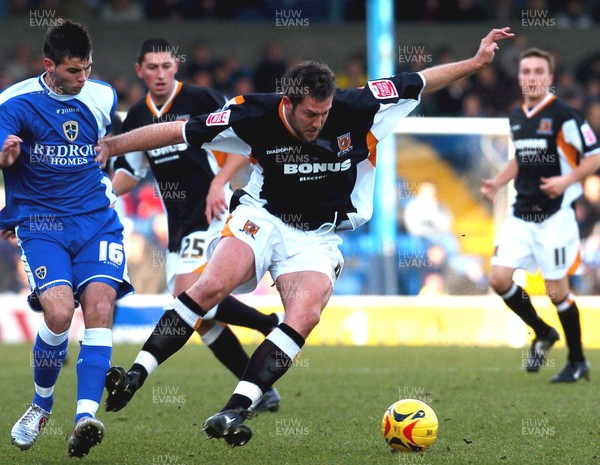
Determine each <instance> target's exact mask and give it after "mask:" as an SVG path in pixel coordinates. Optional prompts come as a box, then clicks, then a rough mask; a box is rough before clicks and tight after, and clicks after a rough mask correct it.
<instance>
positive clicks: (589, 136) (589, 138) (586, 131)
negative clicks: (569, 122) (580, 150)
mask: <svg viewBox="0 0 600 465" xmlns="http://www.w3.org/2000/svg"><path fill="white" fill-rule="evenodd" d="M581 134H583V140H584V141H585V145H587V146H590V145H594V144H595V143H596V142H597V141H598V140H597V139H596V134H595V133H594V130H593V129H592V127H591V126H590V125H589V124H588V123H583V124H582V125H581Z"/></svg>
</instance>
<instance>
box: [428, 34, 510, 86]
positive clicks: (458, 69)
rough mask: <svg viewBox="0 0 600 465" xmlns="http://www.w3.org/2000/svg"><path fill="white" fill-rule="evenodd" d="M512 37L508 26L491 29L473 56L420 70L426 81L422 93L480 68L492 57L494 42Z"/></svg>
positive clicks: (495, 45) (494, 51)
mask: <svg viewBox="0 0 600 465" xmlns="http://www.w3.org/2000/svg"><path fill="white" fill-rule="evenodd" d="M511 37H514V34H513V33H512V32H510V28H509V27H503V28H502V29H492V30H491V31H490V32H489V33H488V35H486V36H485V37H484V38H483V39H481V43H480V44H479V50H477V53H476V54H475V56H473V57H471V58H469V59H467V60H463V61H457V62H454V63H448V64H445V65H440V66H434V67H432V68H428V69H425V70H423V71H421V73H422V74H423V76H425V80H426V81H427V83H426V86H425V89H424V90H423V95H427V94H431V93H432V92H435V91H437V90H440V89H443V88H444V87H446V86H448V85H450V84H452V83H453V82H454V81H458V80H459V79H462V78H465V77H467V76H470V75H471V74H475V73H476V72H477V71H479V70H480V69H481V68H484V67H485V66H487V65H489V64H490V63H491V62H492V60H493V59H494V55H495V53H496V50H498V44H497V43H496V42H498V41H500V40H504V39H509V38H511Z"/></svg>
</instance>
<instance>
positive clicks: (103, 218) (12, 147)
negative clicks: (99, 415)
mask: <svg viewBox="0 0 600 465" xmlns="http://www.w3.org/2000/svg"><path fill="white" fill-rule="evenodd" d="M43 64H44V68H45V70H46V71H45V72H44V74H42V75H41V76H38V77H34V78H31V79H27V80H25V81H22V82H19V83H17V84H15V85H13V86H11V87H9V88H8V89H6V90H5V91H4V92H3V93H2V94H0V146H1V147H2V152H1V153H0V168H2V169H3V173H4V180H5V185H6V207H5V208H4V209H3V210H2V211H1V212H0V230H1V231H0V235H1V236H2V237H7V236H10V235H11V234H12V233H13V231H14V234H15V235H16V237H17V239H18V241H19V246H20V248H21V258H22V260H23V262H24V264H25V271H26V272H27V276H28V279H29V283H30V285H31V288H32V290H33V291H35V292H36V294H37V296H38V298H39V301H40V303H41V306H42V308H43V311H44V321H43V322H42V324H41V327H40V329H39V331H38V334H37V337H36V340H35V343H34V346H33V361H34V363H33V365H34V366H33V378H34V385H35V392H34V395H33V402H32V405H31V406H30V407H29V408H28V409H27V411H26V412H25V413H24V414H23V416H22V417H21V418H20V419H19V421H17V423H16V424H15V425H14V427H13V429H12V431H11V440H12V443H13V444H15V445H16V446H17V447H18V448H20V449H22V450H26V449H29V448H31V447H32V446H33V444H34V443H35V441H36V439H37V437H38V436H39V434H40V431H41V430H42V428H43V427H44V425H45V424H46V423H47V421H48V418H49V416H50V413H51V411H52V404H53V392H54V386H55V384H56V381H57V378H58V375H59V372H60V369H61V367H62V364H63V362H64V360H65V356H66V353H67V344H68V333H69V327H70V325H71V319H72V317H73V313H74V310H75V298H76V299H77V300H79V301H80V302H81V307H82V311H83V318H84V322H85V332H84V334H83V341H82V344H81V349H80V352H79V355H78V357H77V410H76V414H75V427H74V430H73V434H72V435H71V437H70V439H69V443H68V451H67V452H68V454H69V456H71V457H83V456H84V455H86V454H87V453H88V452H89V450H90V448H91V447H93V446H94V445H96V444H99V443H100V441H101V440H102V437H103V435H104V425H103V424H102V423H101V422H100V421H99V420H98V419H96V418H95V414H96V411H97V410H98V407H99V404H100V400H101V397H102V391H103V387H104V379H105V375H106V371H107V370H108V368H109V367H110V358H111V352H112V332H111V329H110V328H111V326H112V318H113V309H114V302H115V299H116V298H120V297H122V296H124V295H126V294H128V293H131V292H132V291H133V288H132V287H131V285H130V284H129V282H128V276H127V266H126V262H125V254H124V252H123V227H122V225H121V223H120V221H119V218H118V216H117V213H116V212H115V210H114V209H113V208H111V206H112V204H113V203H114V202H115V200H116V196H115V195H114V193H113V189H112V185H111V182H110V179H109V177H108V176H107V175H106V174H105V173H104V172H103V171H102V169H101V166H100V164H99V163H98V162H97V161H96V160H95V158H96V152H95V150H94V146H95V145H96V144H97V142H98V139H99V138H101V137H103V136H104V135H106V133H107V132H108V131H109V130H110V123H111V117H112V115H113V113H114V111H115V108H116V104H117V98H116V93H115V91H114V89H113V88H112V87H110V86H109V85H108V84H106V83H104V82H100V81H93V80H89V75H90V72H91V67H92V47H91V41H90V37H89V34H88V32H87V30H86V29H85V28H84V27H83V26H82V25H79V24H76V23H73V22H70V21H61V23H60V24H58V25H57V26H54V27H51V28H50V29H48V31H47V33H46V36H45V39H44V59H43Z"/></svg>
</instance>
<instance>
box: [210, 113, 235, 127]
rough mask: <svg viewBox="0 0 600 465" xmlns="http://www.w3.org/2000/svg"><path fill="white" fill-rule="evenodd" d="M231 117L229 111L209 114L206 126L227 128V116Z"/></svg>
mask: <svg viewBox="0 0 600 465" xmlns="http://www.w3.org/2000/svg"><path fill="white" fill-rule="evenodd" d="M230 115H231V110H224V111H217V112H216V113H211V114H210V115H208V118H206V125H207V126H227V125H228V124H229V116H230Z"/></svg>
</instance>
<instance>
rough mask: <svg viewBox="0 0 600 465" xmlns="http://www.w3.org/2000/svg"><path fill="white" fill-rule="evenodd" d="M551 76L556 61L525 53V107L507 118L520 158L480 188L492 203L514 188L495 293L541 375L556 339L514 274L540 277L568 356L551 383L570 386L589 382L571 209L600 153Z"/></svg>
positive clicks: (530, 367) (493, 278)
mask: <svg viewBox="0 0 600 465" xmlns="http://www.w3.org/2000/svg"><path fill="white" fill-rule="evenodd" d="M553 73H554V58H553V56H552V55H551V54H549V53H548V52H545V51H543V50H540V49H537V48H530V49H527V50H525V51H523V52H522V54H521V58H520V61H519V74H518V75H519V85H520V86H521V90H522V93H523V101H524V102H523V106H522V107H521V108H518V109H515V110H514V111H513V112H512V113H511V115H510V129H511V137H512V139H513V141H514V144H515V148H516V152H515V156H514V158H513V159H512V160H511V161H510V162H509V163H508V165H507V166H506V167H505V168H504V169H503V170H502V171H501V172H500V173H498V174H497V175H496V176H495V177H494V178H492V179H486V180H483V181H482V187H481V193H482V194H483V196H484V197H485V198H486V199H487V200H488V201H490V202H493V200H494V197H495V195H496V193H497V192H498V189H499V188H500V187H502V186H503V185H505V184H506V183H508V182H509V181H510V180H512V179H514V180H515V189H516V191H517V197H516V200H515V203H514V205H513V214H512V215H511V216H509V217H508V218H507V219H506V220H505V223H504V225H503V227H502V229H501V230H500V232H499V234H498V237H497V239H496V246H495V252H494V256H493V257H492V270H491V275H490V285H491V286H492V288H493V289H494V290H495V291H496V292H497V293H498V294H499V295H500V296H501V297H502V298H503V299H504V302H505V303H506V305H507V306H508V307H509V308H510V309H511V310H513V311H514V312H515V313H516V314H517V315H518V316H519V317H520V318H521V319H522V320H523V321H524V322H525V323H526V324H527V325H528V326H530V327H531V328H532V329H533V330H534V332H535V338H534V339H533V342H532V343H531V347H530V349H529V352H528V357H527V365H526V369H527V371H529V372H537V371H539V369H540V367H541V366H542V365H543V364H544V361H545V359H546V356H547V353H548V350H550V348H551V347H552V346H553V345H554V343H555V342H556V341H557V340H558V339H559V335H558V332H557V331H556V329H554V328H552V327H551V326H549V325H548V324H547V323H546V322H545V321H544V320H542V319H541V318H540V317H539V315H538V314H537V312H536V311H535V308H534V307H533V305H532V304H531V299H530V297H529V295H528V294H527V292H526V291H525V290H523V289H522V288H521V287H519V286H518V285H517V284H516V283H515V282H513V274H514V272H515V270H516V269H524V270H528V271H535V270H536V269H537V268H540V269H541V271H542V274H543V276H544V280H545V283H546V292H547V293H548V296H549V297H550V300H552V303H553V304H554V306H555V307H556V310H557V311H558V317H559V319H560V322H561V325H562V327H563V330H564V332H565V337H566V343H567V347H568V349H569V354H568V359H567V364H566V365H565V366H564V368H563V369H562V370H561V371H560V372H559V373H558V374H557V375H556V376H554V377H553V378H552V382H554V383H569V382H574V381H577V380H578V379H579V378H582V377H583V378H587V379H589V370H590V367H589V364H588V362H587V361H586V360H585V357H584V355H583V348H582V343H581V324H580V319H579V310H578V308H577V305H576V303H575V299H574V297H573V294H572V293H571V291H570V289H569V275H572V274H574V273H575V272H576V271H577V268H578V267H579V264H580V261H581V257H580V250H579V229H578V226H577V221H576V219H575V211H574V202H575V200H577V198H579V197H580V196H581V194H582V187H581V183H580V181H581V180H582V179H583V178H584V177H585V176H587V175H589V174H592V173H594V172H595V171H597V170H598V168H600V156H598V154H600V147H599V146H598V142H597V139H596V135H595V134H594V131H593V130H592V128H591V127H590V125H589V124H588V123H587V122H586V121H585V120H584V118H583V117H582V116H581V115H580V114H579V113H578V112H577V111H576V110H574V109H573V108H571V107H569V106H568V105H566V104H565V103H563V102H561V101H560V100H558V99H557V98H556V96H555V95H554V94H553V93H552V92H551V90H550V89H551V85H552V81H553V78H554V75H553Z"/></svg>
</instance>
